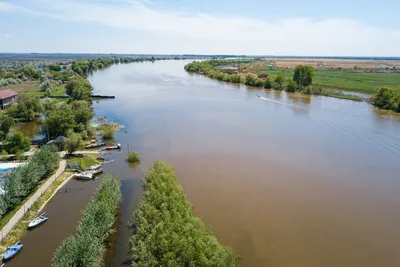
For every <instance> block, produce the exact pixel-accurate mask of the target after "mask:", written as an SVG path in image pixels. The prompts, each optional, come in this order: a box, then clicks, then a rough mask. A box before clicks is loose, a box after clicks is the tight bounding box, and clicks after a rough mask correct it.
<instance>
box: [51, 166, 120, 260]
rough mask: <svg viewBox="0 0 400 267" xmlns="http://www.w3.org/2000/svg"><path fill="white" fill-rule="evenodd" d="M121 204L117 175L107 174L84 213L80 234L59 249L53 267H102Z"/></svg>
mask: <svg viewBox="0 0 400 267" xmlns="http://www.w3.org/2000/svg"><path fill="white" fill-rule="evenodd" d="M120 203H121V183H120V182H119V181H118V180H117V179H116V177H115V175H114V174H106V175H105V176H104V178H103V179H102V180H101V182H100V185H99V186H98V187H97V189H96V191H95V192H94V194H93V196H92V198H91V200H90V202H89V204H88V206H87V207H86V209H85V210H84V211H83V216H82V218H81V220H80V222H79V225H78V227H77V234H76V235H75V236H70V237H68V238H67V239H65V240H64V241H63V242H62V243H61V245H60V246H59V247H58V248H57V250H56V253H55V254H54V257H53V260H52V266H54V267H64V266H85V267H97V266H102V265H101V262H100V260H101V256H102V255H103V254H104V251H105V247H106V240H107V238H108V236H109V235H110V233H111V232H112V226H113V224H114V223H115V219H116V216H117V211H118V208H119V205H120Z"/></svg>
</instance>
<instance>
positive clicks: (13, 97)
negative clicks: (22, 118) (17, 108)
mask: <svg viewBox="0 0 400 267" xmlns="http://www.w3.org/2000/svg"><path fill="white" fill-rule="evenodd" d="M17 99H18V94H17V93H16V92H14V91H13V90H10V89H5V90H0V108H1V109H2V110H3V109H6V108H7V107H9V106H11V105H12V104H14V103H15V102H16V101H17Z"/></svg>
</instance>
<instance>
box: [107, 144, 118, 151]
mask: <svg viewBox="0 0 400 267" xmlns="http://www.w3.org/2000/svg"><path fill="white" fill-rule="evenodd" d="M114 149H121V144H117V145H115V146H106V147H105V150H114Z"/></svg>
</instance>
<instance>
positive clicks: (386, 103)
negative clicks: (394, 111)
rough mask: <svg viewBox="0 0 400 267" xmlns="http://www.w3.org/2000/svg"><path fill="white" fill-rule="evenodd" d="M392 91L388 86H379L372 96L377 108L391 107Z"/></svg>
mask: <svg viewBox="0 0 400 267" xmlns="http://www.w3.org/2000/svg"><path fill="white" fill-rule="evenodd" d="M392 97H393V92H392V90H390V89H389V88H380V89H378V90H377V91H376V94H375V95H374V96H373V100H372V102H373V104H374V105H375V106H377V107H378V108H383V109H391V108H392Z"/></svg>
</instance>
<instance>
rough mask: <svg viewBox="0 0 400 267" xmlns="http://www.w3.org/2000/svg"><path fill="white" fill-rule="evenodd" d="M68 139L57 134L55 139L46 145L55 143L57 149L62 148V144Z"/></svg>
mask: <svg viewBox="0 0 400 267" xmlns="http://www.w3.org/2000/svg"><path fill="white" fill-rule="evenodd" d="M67 140H68V138H67V137H65V136H62V135H60V136H58V137H57V138H56V139H54V140H51V141H49V142H48V143H47V144H48V145H55V146H57V147H58V149H59V150H64V144H65V142H66V141H67Z"/></svg>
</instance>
